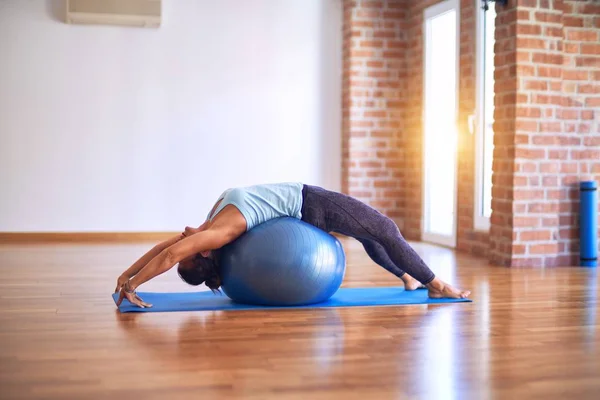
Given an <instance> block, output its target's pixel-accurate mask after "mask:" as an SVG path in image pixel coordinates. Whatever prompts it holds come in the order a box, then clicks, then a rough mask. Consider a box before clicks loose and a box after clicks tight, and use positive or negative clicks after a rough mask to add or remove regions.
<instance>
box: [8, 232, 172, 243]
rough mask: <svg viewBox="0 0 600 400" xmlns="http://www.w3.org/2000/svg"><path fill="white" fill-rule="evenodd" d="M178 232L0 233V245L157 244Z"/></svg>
mask: <svg viewBox="0 0 600 400" xmlns="http://www.w3.org/2000/svg"><path fill="white" fill-rule="evenodd" d="M178 233H179V232H0V244H13V243H14V244H17V243H128V242H159V241H161V240H165V239H168V238H170V237H172V236H175V235H177V234H178Z"/></svg>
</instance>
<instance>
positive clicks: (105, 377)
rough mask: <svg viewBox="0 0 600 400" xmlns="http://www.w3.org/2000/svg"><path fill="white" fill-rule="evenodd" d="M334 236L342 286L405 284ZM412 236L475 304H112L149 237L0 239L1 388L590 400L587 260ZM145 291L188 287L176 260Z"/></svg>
mask: <svg viewBox="0 0 600 400" xmlns="http://www.w3.org/2000/svg"><path fill="white" fill-rule="evenodd" d="M345 245H346V249H347V254H348V272H347V276H346V281H345V283H344V285H345V286H348V287H350V286H386V285H387V286H390V285H398V284H399V283H400V282H399V281H397V280H396V279H395V278H394V277H392V276H391V275H389V274H388V273H387V272H386V271H384V270H383V269H381V268H379V267H377V266H375V265H374V264H372V263H371V262H370V261H369V259H368V258H366V256H365V255H364V253H363V252H362V250H361V249H360V248H359V247H357V246H356V244H355V242H345ZM415 246H416V248H417V250H418V251H419V253H420V254H421V255H422V256H423V257H424V258H425V260H426V261H427V262H428V263H429V264H430V265H431V266H432V268H433V269H434V271H435V272H436V273H437V274H438V275H439V276H441V277H442V278H445V279H447V280H449V281H451V282H455V283H457V284H459V285H461V286H464V287H466V288H469V289H471V290H472V291H473V296H472V297H473V299H474V300H475V301H474V303H462V304H446V305H437V306H422V305H417V306H400V307H380V308H350V309H342V308H339V309H321V310H290V311H287V310H281V311H269V312H267V311H227V312H182V313H164V314H161V313H156V314H119V313H118V312H117V311H116V308H115V306H114V303H113V301H112V299H111V297H110V295H111V291H112V290H113V289H114V284H115V281H116V278H117V276H118V274H119V273H120V272H121V271H122V270H124V269H125V268H127V267H128V266H129V265H130V264H131V263H132V262H133V261H134V260H135V259H136V258H137V257H138V256H139V255H141V253H142V252H143V251H145V250H146V249H147V248H148V245H147V244H146V245H138V244H136V245H132V244H127V245H117V244H110V245H46V246H44V245H36V246H27V245H10V246H8V245H5V246H0V270H1V272H2V273H1V274H0V351H1V352H0V398H1V399H96V398H97V399H100V398H101V399H124V398H127V399H144V400H147V399H154V398H156V399H183V398H189V399H231V398H249V399H269V398H274V399H301V400H308V399H361V400H364V399H369V400H370V399H402V398H407V399H409V398H414V399H456V400H459V399H460V400H463V399H511V400H512V399H537V398H540V399H570V398H574V399H575V398H576V399H578V400H581V399H599V398H600V332H599V331H598V327H599V325H600V323H599V322H598V317H599V312H598V307H597V303H598V301H597V296H598V278H597V275H596V270H595V269H583V268H560V269H505V268H498V267H489V266H487V263H486V262H485V260H481V259H476V258H472V257H469V256H464V255H460V256H458V257H456V256H455V255H454V253H453V252H451V251H449V250H446V249H440V248H436V247H432V246H426V245H415ZM142 288H143V290H171V291H187V290H193V289H192V288H191V287H188V286H185V285H184V284H182V283H181V282H180V281H179V278H178V277H177V275H176V272H175V271H170V272H169V273H167V274H165V275H163V276H161V277H160V278H158V280H157V281H156V282H150V283H148V284H146V285H144V286H142Z"/></svg>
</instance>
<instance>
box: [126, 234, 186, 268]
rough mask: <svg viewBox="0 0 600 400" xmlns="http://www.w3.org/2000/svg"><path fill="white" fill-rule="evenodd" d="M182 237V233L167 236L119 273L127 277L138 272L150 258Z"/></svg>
mask: <svg viewBox="0 0 600 400" xmlns="http://www.w3.org/2000/svg"><path fill="white" fill-rule="evenodd" d="M183 238H184V236H183V234H179V235H177V236H173V237H172V238H169V239H167V240H165V241H163V242H161V243H159V244H157V245H156V246H154V247H153V248H151V249H150V250H148V252H146V254H144V255H143V256H141V257H140V258H139V259H138V260H137V261H136V262H135V263H133V265H131V267H129V268H127V269H126V270H125V272H123V273H122V274H121V275H122V276H125V277H127V279H129V278H132V277H133V276H135V275H136V274H137V273H138V272H140V270H141V269H142V268H144V267H145V266H146V264H148V263H149V262H150V261H152V259H153V258H154V257H156V256H157V255H159V254H160V252H161V251H163V250H165V249H166V248H168V247H169V246H172V245H173V244H175V243H177V242H178V241H180V240H182V239H183Z"/></svg>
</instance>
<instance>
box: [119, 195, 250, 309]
mask: <svg viewBox="0 0 600 400" xmlns="http://www.w3.org/2000/svg"><path fill="white" fill-rule="evenodd" d="M245 231H246V219H245V218H244V216H243V215H242V213H241V212H240V211H239V210H238V209H237V208H235V207H234V206H231V205H228V206H226V207H225V208H224V209H223V211H221V212H220V213H219V215H218V216H217V217H216V218H215V220H214V221H213V223H212V225H210V227H208V228H207V229H206V230H204V231H202V232H198V233H196V234H194V235H191V236H188V237H185V238H183V239H181V240H179V241H177V242H176V243H174V244H172V245H171V246H169V247H168V248H166V249H164V250H162V251H161V252H160V253H159V254H158V255H157V256H156V257H154V258H153V259H152V260H151V261H150V262H149V263H148V264H146V266H144V267H143V268H142V270H141V271H139V273H137V274H136V275H135V277H133V278H132V279H131V280H129V282H128V284H127V285H126V286H127V287H126V289H127V291H128V292H133V291H135V290H136V288H137V287H139V286H140V285H142V284H143V283H145V282H148V281H149V280H150V279H152V278H154V277H156V276H158V275H160V274H163V273H165V272H166V271H168V270H169V269H171V268H173V266H175V265H176V264H177V263H178V262H180V261H181V260H183V259H185V258H188V257H190V256H193V255H195V254H198V253H201V252H203V251H208V250H216V249H219V248H221V247H223V246H225V245H226V244H227V243H230V242H232V241H233V240H235V239H236V238H237V237H239V236H240V235H241V234H242V233H244V232H245ZM122 298H123V292H121V298H120V299H119V302H118V303H117V305H118V304H120V302H121V300H122Z"/></svg>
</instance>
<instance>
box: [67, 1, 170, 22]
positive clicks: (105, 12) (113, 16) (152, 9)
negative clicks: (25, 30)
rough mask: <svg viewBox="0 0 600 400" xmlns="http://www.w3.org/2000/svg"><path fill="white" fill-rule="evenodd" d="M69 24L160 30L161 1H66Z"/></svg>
mask: <svg viewBox="0 0 600 400" xmlns="http://www.w3.org/2000/svg"><path fill="white" fill-rule="evenodd" d="M65 1H66V2H67V7H66V9H67V15H66V21H67V23H69V24H95V25H98V24H99V25H122V26H138V27H145V28H158V27H159V26H160V23H161V0H65Z"/></svg>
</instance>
